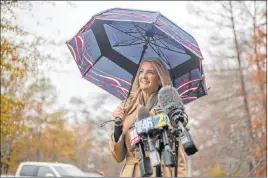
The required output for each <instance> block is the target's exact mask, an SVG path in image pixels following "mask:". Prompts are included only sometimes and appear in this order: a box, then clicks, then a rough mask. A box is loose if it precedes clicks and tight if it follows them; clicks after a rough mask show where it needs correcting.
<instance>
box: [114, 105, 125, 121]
mask: <svg viewBox="0 0 268 178" xmlns="http://www.w3.org/2000/svg"><path fill="white" fill-rule="evenodd" d="M112 116H113V117H114V118H120V119H121V120H123V119H124V118H125V116H126V111H125V110H124V109H123V108H121V107H119V108H117V109H116V110H115V111H114V112H112Z"/></svg>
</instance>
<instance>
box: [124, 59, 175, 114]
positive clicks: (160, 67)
mask: <svg viewBox="0 0 268 178" xmlns="http://www.w3.org/2000/svg"><path fill="white" fill-rule="evenodd" d="M144 62H150V63H151V64H152V65H153V66H154V68H155V70H156V72H157V74H158V77H159V79H160V82H161V86H166V85H172V81H171V78H170V74H169V71H168V69H167V68H166V66H165V64H164V63H163V61H162V60H161V59H160V58H157V57H149V58H146V59H143V60H142V62H141V63H140V65H139V68H138V70H137V74H136V76H135V80H134V82H133V86H132V89H131V91H130V95H129V97H128V98H127V99H126V103H125V105H124V109H125V110H126V112H127V113H128V112H129V110H130V109H131V108H132V107H133V105H134V103H135V102H136V101H137V99H138V98H139V96H140V95H141V89H140V86H139V70H140V67H141V65H142V64H143V63H144Z"/></svg>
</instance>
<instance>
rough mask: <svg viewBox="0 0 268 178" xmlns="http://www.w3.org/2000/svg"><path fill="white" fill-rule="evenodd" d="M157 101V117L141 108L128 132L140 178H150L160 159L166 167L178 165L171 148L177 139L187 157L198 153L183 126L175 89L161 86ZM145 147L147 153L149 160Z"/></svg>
mask: <svg viewBox="0 0 268 178" xmlns="http://www.w3.org/2000/svg"><path fill="white" fill-rule="evenodd" d="M158 102H159V104H160V108H161V109H159V111H158V112H157V115H155V116H151V115H150V113H149V111H148V109H146V108H145V107H141V108H140V109H139V112H138V120H137V121H136V122H135V123H134V124H133V125H132V127H131V128H130V129H129V135H130V143H131V146H132V149H133V150H134V149H136V150H138V151H139V152H140V160H139V166H140V172H141V177H148V176H151V175H152V174H153V170H152V168H153V167H159V166H160V162H161V160H163V162H164V166H166V167H175V166H177V157H178V156H177V155H176V153H175V151H174V149H173V148H172V147H173V146H172V145H174V142H175V141H176V140H177V141H178V140H180V143H181V144H182V145H183V148H184V150H185V152H186V154H187V155H189V156H190V155H193V154H195V153H196V152H197V151H198V150H197V148H196V146H195V144H194V142H193V139H192V136H191V135H190V133H189V129H188V128H187V127H186V125H187V123H188V118H187V114H186V113H185V107H184V105H183V103H182V100H181V98H180V96H179V95H178V92H177V90H176V89H175V88H174V87H172V86H165V87H162V88H161V89H160V91H159V93H158ZM145 147H147V149H148V151H149V152H150V156H149V157H147V156H146V154H145ZM160 155H161V156H160Z"/></svg>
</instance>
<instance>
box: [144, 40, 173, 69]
mask: <svg viewBox="0 0 268 178" xmlns="http://www.w3.org/2000/svg"><path fill="white" fill-rule="evenodd" d="M149 45H150V47H151V48H152V49H153V50H154V52H155V53H156V54H157V55H158V56H159V57H160V58H161V59H162V57H161V55H160V53H159V52H157V51H156V50H155V49H154V48H153V46H152V45H151V44H150V43H149ZM164 57H165V56H164ZM164 62H165V63H166V64H167V65H168V66H169V67H170V65H169V63H168V62H167V61H166V60H164Z"/></svg>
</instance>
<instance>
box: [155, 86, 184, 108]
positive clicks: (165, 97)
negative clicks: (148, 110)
mask: <svg viewBox="0 0 268 178" xmlns="http://www.w3.org/2000/svg"><path fill="white" fill-rule="evenodd" d="M158 102H159V104H160V107H161V108H163V109H164V110H168V108H170V107H176V108H178V109H180V110H182V111H184V109H185V107H184V105H183V102H182V100H181V98H180V96H179V93H178V92H177V90H176V89H175V88H174V87H172V86H170V85H167V86H164V87H162V88H161V89H160V90H159V92H158Z"/></svg>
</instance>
